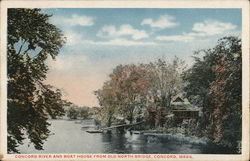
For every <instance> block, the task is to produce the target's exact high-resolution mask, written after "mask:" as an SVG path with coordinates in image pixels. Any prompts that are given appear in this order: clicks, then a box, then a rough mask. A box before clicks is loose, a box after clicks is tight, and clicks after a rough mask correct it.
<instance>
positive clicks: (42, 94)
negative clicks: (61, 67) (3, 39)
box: [7, 8, 65, 152]
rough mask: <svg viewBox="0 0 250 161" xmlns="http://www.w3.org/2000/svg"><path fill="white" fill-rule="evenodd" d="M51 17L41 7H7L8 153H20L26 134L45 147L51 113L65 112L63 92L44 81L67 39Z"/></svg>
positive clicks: (36, 144)
mask: <svg viewBox="0 0 250 161" xmlns="http://www.w3.org/2000/svg"><path fill="white" fill-rule="evenodd" d="M50 17H51V15H47V14H44V13H42V12H41V10H40V9H14V8H13V9H8V44H7V61H8V62H7V64H8V67H7V68H8V95H7V97H8V100H7V101H8V110H7V125H8V152H18V150H17V147H18V144H22V141H23V139H24V138H25V136H27V137H28V139H29V140H30V141H31V142H32V143H33V144H34V146H35V148H36V149H39V150H41V149H43V147H42V145H43V141H44V140H46V138H47V137H48V136H49V132H50V131H49V129H48V126H49V125H50V124H49V123H48V122H47V120H48V115H50V116H51V117H52V118H56V117H57V116H62V115H63V114H64V110H63V108H62V106H63V104H64V102H63V101H62V99H61V92H60V91H59V90H57V89H55V88H53V87H52V86H50V85H46V84H44V83H43V81H44V80H45V79H46V73H47V71H48V66H47V65H46V60H47V58H48V57H49V56H51V57H52V59H55V57H56V56H57V55H58V53H59V49H60V48H61V47H62V45H63V44H64V42H65V40H64V37H63V34H62V32H61V31H60V30H59V29H58V28H57V27H56V26H54V25H53V24H50V23H49V18H50Z"/></svg>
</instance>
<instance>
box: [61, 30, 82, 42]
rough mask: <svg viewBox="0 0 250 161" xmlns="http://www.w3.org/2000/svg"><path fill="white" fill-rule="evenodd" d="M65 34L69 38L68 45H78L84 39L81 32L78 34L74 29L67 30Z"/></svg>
mask: <svg viewBox="0 0 250 161" xmlns="http://www.w3.org/2000/svg"><path fill="white" fill-rule="evenodd" d="M65 36H66V39H67V45H76V44H80V43H81V42H82V41H84V39H83V36H82V35H81V34H77V33H75V32H74V31H66V32H65Z"/></svg>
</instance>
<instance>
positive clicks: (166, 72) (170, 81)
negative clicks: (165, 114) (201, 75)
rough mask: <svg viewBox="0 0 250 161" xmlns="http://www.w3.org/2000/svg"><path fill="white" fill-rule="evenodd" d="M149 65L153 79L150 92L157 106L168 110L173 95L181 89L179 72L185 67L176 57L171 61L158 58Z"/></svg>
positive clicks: (181, 83)
mask: <svg viewBox="0 0 250 161" xmlns="http://www.w3.org/2000/svg"><path fill="white" fill-rule="evenodd" d="M150 66H151V70H152V72H151V73H152V75H151V76H152V80H153V81H152V88H151V89H150V93H151V95H152V96H153V99H154V101H155V102H157V104H158V105H157V106H159V107H162V108H166V110H169V109H170V105H171V101H172V98H173V96H175V95H176V94H178V93H181V91H182V87H183V82H182V78H181V74H182V72H183V71H184V69H185V64H184V61H182V60H180V59H178V58H177V57H175V59H174V60H173V62H172V63H169V62H167V61H164V60H161V59H159V60H158V61H157V62H155V63H151V64H150Z"/></svg>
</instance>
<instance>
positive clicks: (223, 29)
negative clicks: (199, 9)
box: [156, 20, 239, 42]
mask: <svg viewBox="0 0 250 161" xmlns="http://www.w3.org/2000/svg"><path fill="white" fill-rule="evenodd" d="M236 28H237V26H236V25H234V24H232V23H225V22H220V21H216V20H206V21H203V22H199V23H195V24H194V25H193V27H192V31H191V32H189V33H182V34H180V35H171V36H157V37H156V39H157V40H163V41H183V42H191V41H194V40H198V39H200V38H201V37H206V36H215V35H236V34H237V33H239V31H236V30H235V29H236Z"/></svg>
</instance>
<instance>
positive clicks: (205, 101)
mask: <svg viewBox="0 0 250 161" xmlns="http://www.w3.org/2000/svg"><path fill="white" fill-rule="evenodd" d="M204 53H205V55H204V56H203V58H198V57H195V61H196V62H195V64H194V65H193V67H192V68H190V69H189V70H188V71H187V72H186V73H185V75H184V80H186V81H187V86H186V88H185V90H186V92H187V96H188V97H189V98H193V99H191V100H192V101H193V102H194V103H196V104H197V105H200V106H202V107H203V112H204V117H203V118H202V120H201V128H202V129H203V130H202V131H203V132H204V134H205V135H206V136H207V137H209V138H210V139H212V140H214V141H216V142H217V143H219V144H221V145H223V146H227V147H230V148H232V149H234V150H237V148H238V145H239V143H240V141H241V120H242V119H241V117H242V111H241V98H242V97H241V89H242V84H241V80H242V77H241V73H242V62H241V58H242V57H241V40H240V39H238V38H237V37H224V38H222V39H220V40H219V41H218V44H217V45H216V46H215V47H214V48H213V49H208V50H204ZM197 99H200V101H199V100H198V101H197Z"/></svg>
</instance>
